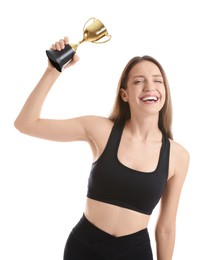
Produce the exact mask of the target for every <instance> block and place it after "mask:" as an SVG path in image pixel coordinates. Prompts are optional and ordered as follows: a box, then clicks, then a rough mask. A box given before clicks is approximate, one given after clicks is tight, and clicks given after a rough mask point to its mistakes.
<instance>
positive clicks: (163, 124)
mask: <svg viewBox="0 0 218 260" xmlns="http://www.w3.org/2000/svg"><path fill="white" fill-rule="evenodd" d="M142 61H150V62H153V63H154V64H155V65H157V66H158V68H159V70H160V72H161V74H162V77H163V82H164V86H165V90H166V100H165V103H164V106H163V108H162V109H161V111H160V112H159V120H158V126H159V128H160V130H161V131H162V132H164V133H165V134H166V135H167V136H168V137H169V138H170V139H173V134H172V130H171V127H172V101H171V95H170V88H169V83H168V80H167V77H166V73H165V71H164V69H163V67H162V66H161V65H160V63H159V62H158V61H157V60H156V59H154V58H153V57H151V56H148V55H146V56H136V57H134V58H132V59H131V60H130V61H129V62H128V63H127V65H126V67H125V68H124V70H123V72H122V74H121V77H120V79H119V82H118V87H117V94H116V98H115V103H114V106H113V110H112V112H111V114H110V116H109V118H110V119H111V120H112V121H114V122H117V121H119V120H125V121H126V120H128V119H130V117H131V114H130V108H129V104H128V102H124V101H123V99H122V98H121V96H120V89H121V88H123V89H126V88H127V81H128V76H129V72H130V71H131V69H132V68H133V67H134V66H135V65H136V64H138V63H140V62H142Z"/></svg>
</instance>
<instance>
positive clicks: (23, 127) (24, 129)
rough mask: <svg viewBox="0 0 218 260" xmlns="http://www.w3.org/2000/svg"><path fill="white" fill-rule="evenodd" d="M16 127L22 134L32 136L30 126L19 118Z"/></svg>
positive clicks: (15, 122) (15, 123)
mask: <svg viewBox="0 0 218 260" xmlns="http://www.w3.org/2000/svg"><path fill="white" fill-rule="evenodd" d="M14 127H15V128H16V129H17V130H18V131H20V132H21V133H22V134H30V129H31V127H30V126H29V124H27V123H25V122H23V121H21V120H19V118H17V119H16V120H15V121H14Z"/></svg>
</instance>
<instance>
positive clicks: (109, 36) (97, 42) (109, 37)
mask: <svg viewBox="0 0 218 260" xmlns="http://www.w3.org/2000/svg"><path fill="white" fill-rule="evenodd" d="M106 36H107V37H108V39H107V40H105V41H103V42H99V41H92V42H93V43H96V44H101V43H105V42H108V41H110V39H111V37H112V36H111V35H106Z"/></svg>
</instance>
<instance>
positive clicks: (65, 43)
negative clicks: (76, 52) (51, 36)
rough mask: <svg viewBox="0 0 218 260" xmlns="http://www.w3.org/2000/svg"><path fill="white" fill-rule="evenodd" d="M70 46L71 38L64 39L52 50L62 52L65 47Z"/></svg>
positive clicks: (53, 45) (53, 46)
mask: <svg viewBox="0 0 218 260" xmlns="http://www.w3.org/2000/svg"><path fill="white" fill-rule="evenodd" d="M67 44H69V38H68V37H64V39H60V40H59V41H57V42H55V43H54V44H52V46H51V49H52V50H57V51H61V50H63V49H64V48H65V45H67Z"/></svg>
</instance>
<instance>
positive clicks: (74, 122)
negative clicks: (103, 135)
mask: <svg viewBox="0 0 218 260" xmlns="http://www.w3.org/2000/svg"><path fill="white" fill-rule="evenodd" d="M107 121H109V119H107V118H103V117H97V116H83V117H76V118H71V119H63V120H55V119H38V120H37V121H36V122H35V123H34V124H33V125H31V126H29V127H28V128H26V129H22V130H21V132H23V133H25V134H28V135H31V136H35V137H38V138H43V139H47V140H52V141H61V142H65V141H87V142H90V141H91V140H92V139H95V135H97V132H98V131H101V128H102V129H103V128H104V125H105V122H107Z"/></svg>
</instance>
